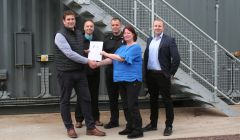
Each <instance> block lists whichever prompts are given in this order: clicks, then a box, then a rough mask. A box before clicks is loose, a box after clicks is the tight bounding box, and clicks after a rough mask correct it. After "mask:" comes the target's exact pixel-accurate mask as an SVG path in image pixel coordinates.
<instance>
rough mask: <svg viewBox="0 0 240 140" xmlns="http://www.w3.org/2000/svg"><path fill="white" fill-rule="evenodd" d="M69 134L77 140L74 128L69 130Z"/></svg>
mask: <svg viewBox="0 0 240 140" xmlns="http://www.w3.org/2000/svg"><path fill="white" fill-rule="evenodd" d="M67 134H68V136H69V137H70V138H77V133H76V132H75V130H74V128H69V129H68V130H67Z"/></svg>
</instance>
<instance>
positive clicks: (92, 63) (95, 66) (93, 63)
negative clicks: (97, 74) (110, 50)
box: [88, 60, 98, 69]
mask: <svg viewBox="0 0 240 140" xmlns="http://www.w3.org/2000/svg"><path fill="white" fill-rule="evenodd" d="M88 65H89V67H90V68H92V69H95V68H97V67H98V66H97V62H96V61H93V60H88Z"/></svg>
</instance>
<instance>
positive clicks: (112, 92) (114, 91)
mask: <svg viewBox="0 0 240 140" xmlns="http://www.w3.org/2000/svg"><path fill="white" fill-rule="evenodd" d="M105 75H106V87H107V91H108V97H109V104H110V112H111V118H110V122H111V123H113V124H119V108H118V98H119V90H118V84H117V83H114V82H113V67H112V66H111V65H110V66H107V67H106V69H105Z"/></svg>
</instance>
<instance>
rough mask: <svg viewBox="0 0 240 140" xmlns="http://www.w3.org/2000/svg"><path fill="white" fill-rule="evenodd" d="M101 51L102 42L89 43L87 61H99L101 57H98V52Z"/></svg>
mask: <svg viewBox="0 0 240 140" xmlns="http://www.w3.org/2000/svg"><path fill="white" fill-rule="evenodd" d="M102 49H103V42H102V41H90V46H89V51H90V52H89V53H88V59H90V60H95V61H101V60H102V55H100V52H101V51H102Z"/></svg>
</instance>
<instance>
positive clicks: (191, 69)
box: [99, 0, 240, 104]
mask: <svg viewBox="0 0 240 140" xmlns="http://www.w3.org/2000/svg"><path fill="white" fill-rule="evenodd" d="M136 1H137V2H138V3H139V4H141V5H142V6H143V7H144V8H145V9H147V11H148V12H151V9H150V8H149V7H148V6H146V5H145V4H144V3H142V2H141V1H140V0H136ZM162 1H164V0H162ZM99 2H101V4H103V5H104V6H106V7H107V8H108V9H110V10H111V11H112V12H113V13H114V14H117V15H118V16H119V17H121V18H122V19H123V20H125V21H126V22H128V23H129V24H131V25H132V26H134V27H135V28H136V29H137V30H138V31H139V32H140V33H142V34H143V35H144V36H145V37H147V36H148V35H147V34H146V33H145V32H143V31H142V30H140V29H139V28H138V27H137V26H135V25H133V24H132V23H131V21H129V20H128V19H126V18H125V17H124V16H123V15H122V14H121V13H120V12H118V11H117V10H114V9H113V8H112V7H111V5H109V4H107V3H106V2H104V1H103V0H99ZM164 2H165V1H164ZM172 8H173V7H172ZM173 9H174V8H173ZM175 10H176V9H175ZM175 10H174V11H175ZM177 13H178V14H179V15H180V16H181V17H184V16H183V15H182V14H181V13H179V12H177ZM154 16H156V17H158V18H160V19H162V18H161V17H160V16H159V15H158V14H157V13H155V12H154ZM183 19H185V20H186V21H188V22H189V23H190V24H192V25H193V27H195V28H196V29H198V30H199V31H200V32H201V33H202V34H203V35H205V36H206V37H207V38H209V40H210V42H211V41H212V44H213V45H214V46H215V51H219V49H221V50H223V51H224V52H225V53H226V54H228V55H229V56H231V57H232V58H233V59H234V60H235V62H239V63H240V60H238V59H236V58H235V57H234V56H233V55H232V54H231V53H230V52H228V51H227V50H226V49H225V48H224V47H223V46H221V45H220V44H219V43H218V42H216V41H215V40H213V39H212V38H211V37H210V36H208V35H207V34H206V33H205V32H203V31H202V30H201V29H199V28H198V27H197V26H196V25H195V24H193V23H192V22H191V21H189V20H188V19H187V18H186V17H184V18H183ZM162 20H163V21H164V22H165V23H166V24H167V26H168V27H170V28H171V29H172V31H174V32H175V33H176V35H179V36H180V37H181V38H183V39H184V40H185V41H188V42H191V45H192V47H194V48H196V49H198V50H199V51H200V53H201V54H203V55H204V56H206V57H208V58H209V59H210V60H211V62H215V59H217V57H218V56H217V55H216V52H215V55H214V58H212V57H211V56H210V55H209V54H208V53H207V52H205V51H204V50H203V49H201V48H200V47H199V46H198V45H196V44H195V43H194V42H192V41H191V40H190V39H188V38H187V37H186V36H185V35H184V34H182V33H180V32H179V31H178V30H177V29H176V28H174V27H173V26H172V25H170V24H169V23H168V22H166V21H165V20H164V19H162ZM207 38H204V39H206V40H207ZM210 42H209V43H210ZM209 45H210V44H209ZM218 48H219V49H218ZM232 61H233V60H232ZM181 64H182V65H183V66H185V68H186V70H189V71H190V74H195V75H196V77H198V78H199V79H201V80H202V81H203V82H204V83H206V84H207V85H208V86H209V87H211V88H212V89H213V90H214V91H215V93H216V94H215V95H217V93H219V94H221V95H222V96H223V97H225V98H226V99H228V100H229V101H230V102H231V103H233V104H240V101H238V102H235V101H234V100H233V99H231V97H229V96H227V95H225V94H224V93H223V92H222V91H221V90H220V89H218V87H216V85H215V86H214V84H212V83H210V82H211V81H210V82H209V81H208V80H207V78H204V77H202V76H201V75H200V74H198V72H197V71H195V70H193V68H192V67H191V66H190V67H189V66H188V64H186V63H184V62H181ZM217 65H218V64H216V63H215V71H214V72H215V74H217V73H216V70H217V69H216V67H218V66H217ZM217 77H218V76H216V75H215V79H214V81H213V82H214V83H216V84H217V82H216V81H217V79H216V78H217Z"/></svg>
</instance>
